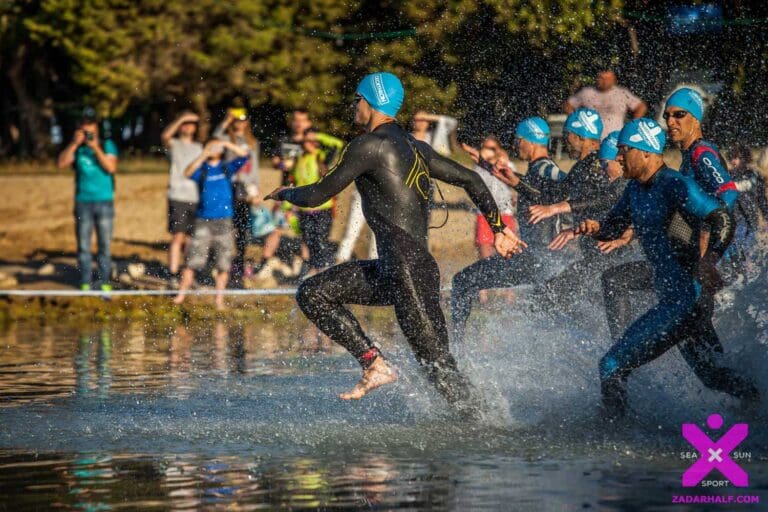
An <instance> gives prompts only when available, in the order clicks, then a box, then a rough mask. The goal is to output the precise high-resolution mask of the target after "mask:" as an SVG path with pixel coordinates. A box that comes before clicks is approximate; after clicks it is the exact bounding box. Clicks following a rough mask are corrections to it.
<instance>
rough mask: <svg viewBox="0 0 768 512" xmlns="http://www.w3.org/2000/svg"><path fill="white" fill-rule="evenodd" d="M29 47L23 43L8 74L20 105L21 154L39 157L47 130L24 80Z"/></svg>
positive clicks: (43, 146) (17, 50)
mask: <svg viewBox="0 0 768 512" xmlns="http://www.w3.org/2000/svg"><path fill="white" fill-rule="evenodd" d="M26 56H27V47H26V45H24V44H21V45H19V46H18V48H17V49H16V55H15V58H14V60H13V62H12V63H11V65H10V66H9V68H8V72H7V76H8V81H9V82H10V84H11V88H12V89H13V92H14V94H15V95H16V101H17V103H18V107H19V122H20V123H19V131H20V140H19V155H18V156H21V157H27V156H32V157H39V156H41V155H42V152H43V150H44V149H45V130H44V129H43V126H44V125H43V122H42V121H43V119H42V114H41V111H40V107H39V105H37V104H36V103H35V101H34V99H33V98H32V97H31V96H30V95H29V94H28V93H27V88H26V84H25V80H24V78H25V77H24V68H25V63H26Z"/></svg>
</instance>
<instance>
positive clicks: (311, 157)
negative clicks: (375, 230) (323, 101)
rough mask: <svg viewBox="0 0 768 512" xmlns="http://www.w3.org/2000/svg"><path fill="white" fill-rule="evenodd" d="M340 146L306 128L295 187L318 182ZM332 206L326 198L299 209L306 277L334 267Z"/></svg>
mask: <svg viewBox="0 0 768 512" xmlns="http://www.w3.org/2000/svg"><path fill="white" fill-rule="evenodd" d="M343 146H344V141H342V140H341V139H337V138H336V137H332V136H331V135H327V134H325V133H320V132H318V131H317V130H315V129H314V128H308V129H307V130H306V131H305V132H304V138H303V142H302V149H303V151H304V153H303V154H302V155H301V156H300V157H299V159H298V160H297V162H296V166H295V168H294V171H293V181H294V183H295V185H296V186H297V187H303V186H306V185H312V184H314V183H317V182H318V181H320V179H321V178H322V177H323V176H325V174H326V173H327V172H328V167H329V165H330V164H331V162H332V161H333V159H334V158H335V156H336V153H337V152H338V151H340V150H341V148H342V147H343ZM333 207H334V199H329V200H328V201H326V202H324V203H323V204H321V205H319V206H314V207H302V208H300V209H299V228H300V229H301V237H302V241H303V242H304V244H305V245H306V246H307V247H308V248H309V272H308V273H307V276H308V277H309V276H312V275H314V274H316V273H318V272H319V271H320V270H322V269H324V268H325V267H327V266H330V265H331V264H333V254H332V251H331V250H330V247H329V244H328V239H329V237H330V235H331V225H332V223H333Z"/></svg>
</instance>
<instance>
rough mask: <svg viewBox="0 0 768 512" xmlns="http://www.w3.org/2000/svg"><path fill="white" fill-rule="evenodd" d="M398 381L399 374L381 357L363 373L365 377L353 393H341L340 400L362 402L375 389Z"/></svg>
mask: <svg viewBox="0 0 768 512" xmlns="http://www.w3.org/2000/svg"><path fill="white" fill-rule="evenodd" d="M396 380H397V374H396V373H395V371H394V370H393V369H392V367H391V366H389V365H388V364H387V362H386V361H385V360H384V358H383V357H382V356H379V357H377V358H376V360H375V361H374V362H373V364H372V365H371V366H369V367H368V369H367V370H365V371H363V377H362V378H361V379H360V382H358V383H357V385H356V386H355V387H354V388H353V389H352V391H347V392H346V393H341V394H340V395H339V398H341V399H342V400H360V399H361V398H363V397H364V396H365V395H367V394H368V393H369V392H371V391H373V390H374V389H376V388H378V387H380V386H383V385H385V384H391V383H393V382H395V381H396Z"/></svg>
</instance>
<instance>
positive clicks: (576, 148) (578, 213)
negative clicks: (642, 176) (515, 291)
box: [529, 108, 628, 312]
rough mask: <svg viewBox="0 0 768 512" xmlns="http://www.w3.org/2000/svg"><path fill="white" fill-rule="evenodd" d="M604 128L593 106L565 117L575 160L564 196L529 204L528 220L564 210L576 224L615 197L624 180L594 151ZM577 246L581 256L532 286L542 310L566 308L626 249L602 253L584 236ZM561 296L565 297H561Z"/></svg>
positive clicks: (604, 209)
mask: <svg viewBox="0 0 768 512" xmlns="http://www.w3.org/2000/svg"><path fill="white" fill-rule="evenodd" d="M602 126H603V124H602V121H601V120H600V114H598V113H597V111H595V110H591V109H585V108H580V109H578V110H576V111H575V112H573V113H572V114H571V115H569V116H568V118H567V119H566V121H565V126H564V130H565V132H566V133H567V139H566V142H567V145H568V151H569V153H570V155H571V157H573V158H577V159H578V160H577V161H576V163H575V164H574V165H573V167H572V168H571V171H570V172H569V173H568V178H566V180H565V187H566V190H567V191H566V194H567V197H568V199H566V200H565V201H561V202H559V203H555V204H550V205H543V204H540V205H535V206H532V207H530V208H529V212H530V216H531V222H532V223H534V224H536V223H538V222H541V221H543V220H545V219H548V218H550V217H552V216H554V215H562V214H567V213H570V214H572V215H573V220H574V223H576V224H578V223H579V222H581V220H583V219H585V218H597V219H599V218H602V216H603V215H605V214H606V213H608V211H609V210H610V209H611V207H612V206H613V205H614V204H615V203H616V201H618V199H619V197H620V196H621V192H622V190H623V186H624V182H623V180H622V179H621V178H617V177H616V176H611V175H610V174H609V172H608V171H607V170H606V169H603V167H602V166H601V163H600V158H599V154H598V150H599V149H600V134H601V133H602ZM573 237H574V236H573V232H572V231H571V230H566V231H563V232H562V233H561V234H559V235H558V236H557V237H555V238H554V239H553V240H552V243H551V244H550V245H549V248H550V249H553V250H559V249H562V248H563V247H564V246H565V244H567V243H568V242H569V241H570V240H572V239H573ZM579 249H580V252H581V259H580V260H578V261H576V262H574V263H573V264H571V265H570V266H569V267H568V268H567V269H565V270H564V271H563V272H561V273H560V274H558V275H557V276H555V277H553V278H551V279H548V280H547V281H546V283H544V284H543V285H541V286H539V287H537V288H536V290H535V291H534V297H535V302H536V303H537V304H539V305H545V306H546V308H545V309H552V306H553V305H557V306H558V307H557V310H559V311H561V312H562V311H567V310H568V309H569V308H570V307H572V306H573V305H574V304H577V303H578V302H579V301H574V300H573V294H574V292H579V291H582V290H585V286H586V285H587V284H588V283H589V282H590V281H591V280H593V279H597V276H598V275H599V272H602V271H603V270H605V269H606V268H608V267H610V266H613V265H616V264H617V263H618V261H619V260H621V259H622V258H624V257H625V256H626V254H627V251H628V249H626V248H622V249H618V250H615V251H613V252H610V254H608V255H601V251H600V248H599V247H598V246H597V244H596V243H595V241H594V240H592V239H590V238H586V237H584V238H580V239H579ZM565 297H567V298H568V300H562V299H563V298H565ZM571 312H572V311H571Z"/></svg>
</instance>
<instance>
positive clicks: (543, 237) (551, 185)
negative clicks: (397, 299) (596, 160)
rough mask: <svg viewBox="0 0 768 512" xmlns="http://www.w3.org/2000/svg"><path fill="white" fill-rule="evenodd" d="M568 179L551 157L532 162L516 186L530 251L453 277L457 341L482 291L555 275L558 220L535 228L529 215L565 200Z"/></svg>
mask: <svg viewBox="0 0 768 512" xmlns="http://www.w3.org/2000/svg"><path fill="white" fill-rule="evenodd" d="M566 176H567V175H566V173H565V172H563V171H562V170H560V168H559V167H558V166H557V164H555V162H553V161H552V160H551V159H549V158H539V159H536V160H534V161H532V162H530V163H529V164H528V172H527V173H526V174H525V176H520V183H519V184H518V185H517V186H516V187H514V188H515V190H516V191H517V193H518V205H517V211H518V219H519V220H518V225H519V226H520V238H521V239H522V240H523V241H525V242H526V243H527V244H528V248H527V249H526V250H524V251H523V252H522V253H521V254H516V255H515V256H513V257H512V258H510V259H508V260H505V259H504V258H502V257H501V256H498V255H496V256H491V257H490V258H485V259H482V260H479V261H477V262H475V263H473V264H472V265H469V266H468V267H466V268H464V269H462V270H461V271H459V272H458V273H457V274H456V275H455V276H453V285H452V291H451V320H452V322H453V330H454V334H455V339H456V340H457V341H461V340H462V338H463V336H464V330H465V328H466V324H467V319H468V318H469V315H470V313H471V312H472V303H473V302H474V300H475V299H476V298H477V295H478V292H479V291H480V290H487V289H490V288H506V287H510V286H517V285H521V284H533V283H537V282H540V281H542V280H543V279H544V278H545V277H546V276H547V275H549V274H551V273H552V264H551V263H550V260H549V259H548V258H547V245H548V244H549V242H550V241H551V240H552V237H554V236H555V235H556V234H557V218H549V219H546V220H545V221H543V222H540V223H539V224H536V225H532V224H529V223H528V220H527V217H526V214H527V212H528V208H529V207H530V206H532V205H534V204H551V203H556V202H558V201H562V200H563V199H564V198H565V197H564V194H565V189H564V188H563V183H564V181H565V179H566Z"/></svg>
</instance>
